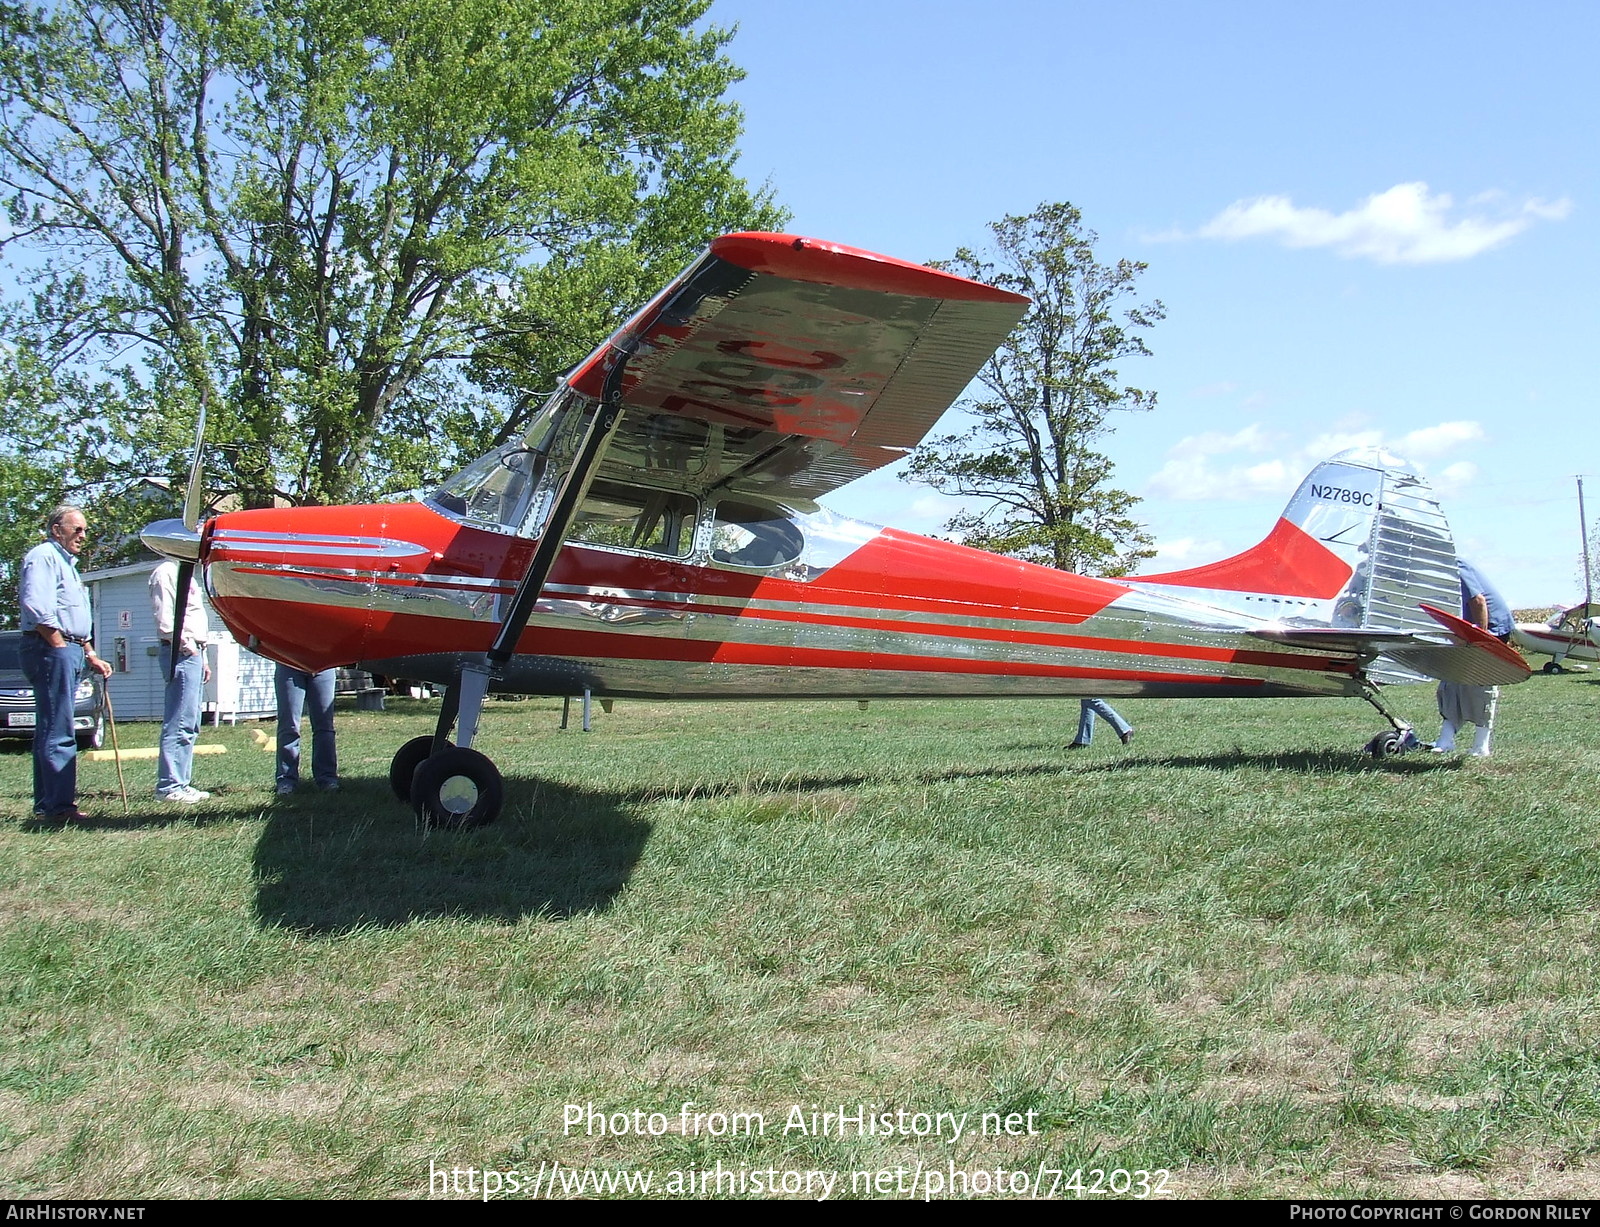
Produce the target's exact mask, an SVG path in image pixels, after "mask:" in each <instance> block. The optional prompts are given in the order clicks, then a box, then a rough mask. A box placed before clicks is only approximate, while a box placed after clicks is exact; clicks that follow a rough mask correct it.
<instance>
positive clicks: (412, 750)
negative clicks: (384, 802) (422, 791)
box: [389, 737, 433, 801]
mask: <svg viewBox="0 0 1600 1227" xmlns="http://www.w3.org/2000/svg"><path fill="white" fill-rule="evenodd" d="M432 753H433V738H432V737H413V738H412V739H411V740H410V741H408V742H406V744H405V745H403V746H401V747H400V748H399V749H398V750H396V751H395V752H394V758H393V760H392V761H391V762H390V763H389V787H390V788H392V789H393V790H394V795H395V796H397V797H399V798H400V800H402V801H410V800H411V777H412V776H414V775H416V773H417V768H418V767H419V766H421V765H422V760H423V759H425V758H427V757H428V755H430V754H432Z"/></svg>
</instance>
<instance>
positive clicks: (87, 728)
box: [0, 631, 106, 750]
mask: <svg viewBox="0 0 1600 1227" xmlns="http://www.w3.org/2000/svg"><path fill="white" fill-rule="evenodd" d="M21 647H22V632H21V631H0V737H27V738H32V737H33V727H34V724H35V723H36V717H35V714H34V708H33V685H32V683H30V682H29V681H28V676H27V674H25V673H23V671H22V660H21V658H20V657H19V656H18V654H17V653H18V651H19V650H20V649H21ZM73 699H74V702H73V707H72V725H73V727H74V728H75V729H76V730H77V733H78V744H79V745H80V746H82V747H83V748H84V749H86V750H89V749H98V748H99V747H100V742H101V740H102V739H103V738H104V737H105V731H106V707H105V695H104V692H103V691H102V689H101V684H100V675H99V674H98V673H95V672H93V671H92V670H91V671H90V672H89V673H88V674H86V675H85V676H84V678H83V679H82V680H81V681H80V682H79V683H78V690H77V693H76V694H75V695H73Z"/></svg>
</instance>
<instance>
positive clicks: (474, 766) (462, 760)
mask: <svg viewBox="0 0 1600 1227" xmlns="http://www.w3.org/2000/svg"><path fill="white" fill-rule="evenodd" d="M426 740H430V741H431V738H430V739H426ZM404 748H405V747H402V749H404ZM398 757H399V756H398V755H396V758H398ZM504 801H505V785H504V783H503V782H502V781H501V779H500V771H499V769H498V768H497V767H496V766H495V765H494V764H493V763H492V762H490V761H489V759H488V758H486V757H485V756H484V755H482V754H479V753H478V752H477V751H476V750H468V749H464V748H463V747H461V746H451V747H449V748H448V749H446V750H441V751H440V752H439V753H437V754H434V755H430V756H429V757H427V758H425V759H423V760H422V762H421V763H420V764H419V765H418V767H417V769H416V772H415V774H414V775H413V776H412V777H411V808H412V809H413V810H414V811H416V815H417V819H418V821H420V822H421V823H422V824H423V825H424V826H429V827H433V828H435V829H437V830H447V831H460V830H467V829H468V828H470V827H481V826H487V825H488V824H489V823H491V822H493V821H494V820H495V819H496V818H498V817H499V816H500V807H501V805H502V804H503V803H504Z"/></svg>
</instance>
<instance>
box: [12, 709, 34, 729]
mask: <svg viewBox="0 0 1600 1227" xmlns="http://www.w3.org/2000/svg"><path fill="white" fill-rule="evenodd" d="M35 717H36V713H34V712H31V711H14V712H12V713H11V714H10V715H9V716H7V717H6V723H7V724H9V725H10V726H11V727H12V728H14V729H31V728H32V727H33V726H34V724H35Z"/></svg>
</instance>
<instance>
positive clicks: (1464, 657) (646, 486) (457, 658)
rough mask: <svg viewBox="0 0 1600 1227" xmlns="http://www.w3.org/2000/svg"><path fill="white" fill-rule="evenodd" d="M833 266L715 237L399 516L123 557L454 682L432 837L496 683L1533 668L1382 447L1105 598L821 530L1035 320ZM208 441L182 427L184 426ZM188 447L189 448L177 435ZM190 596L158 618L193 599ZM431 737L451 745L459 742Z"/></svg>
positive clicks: (903, 278)
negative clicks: (1494, 622) (1235, 531)
mask: <svg viewBox="0 0 1600 1227" xmlns="http://www.w3.org/2000/svg"><path fill="white" fill-rule="evenodd" d="M1027 306H1028V301H1027V300H1026V299H1024V298H1022V297H1020V296H1018V295H1016V294H1011V293H1008V292H1006V291H1004V290H999V289H995V288H993V287H991V286H986V285H981V284H978V283H976V282H972V281H967V280H965V279H963V278H959V277H955V276H952V275H950V274H948V273H944V272H940V271H937V270H934V269H929V268H924V267H921V266H919V265H914V264H908V263H906V262H904V261H900V260H894V259H891V258H888V257H884V256H879V255H874V254H872V253H869V252H864V251H859V250H856V249H853V248H849V247H842V246H839V245H836V244H831V243H824V242H819V241H817V240H813V239H805V238H796V237H794V236H790V235H778V234H733V235H727V236H724V237H723V238H720V239H718V240H716V241H715V242H713V243H712V244H711V246H710V248H709V249H708V250H707V251H706V253H705V254H704V255H703V256H702V257H701V258H700V259H699V260H698V261H697V262H696V263H695V264H693V265H692V266H691V267H690V268H689V269H688V270H687V271H686V272H685V273H683V274H682V275H681V276H680V277H679V278H678V279H677V280H676V281H674V282H673V283H672V284H671V285H670V286H668V287H667V289H666V290H664V291H663V292H662V293H661V294H659V295H658V296H657V297H656V298H655V299H654V300H652V301H651V302H650V303H649V304H647V305H646V306H645V307H644V308H643V309H642V310H640V311H639V312H638V313H637V314H636V315H635V316H634V317H633V318H632V319H631V320H630V321H629V322H628V323H627V324H626V325H624V326H623V327H622V328H621V329H620V330H619V331H618V332H617V333H616V334H615V335H614V336H612V337H611V338H610V340H608V341H607V342H606V343H605V344H604V345H602V346H601V347H600V348H599V349H598V350H596V351H595V352H594V354H593V355H591V356H590V357H589V358H588V359H587V360H585V361H584V362H583V363H582V364H581V365H579V366H578V367H577V368H576V369H575V370H574V371H573V372H572V373H571V374H570V375H569V376H568V377H567V379H566V380H565V381H564V383H563V385H562V386H561V387H560V388H559V389H558V390H557V391H556V392H555V393H554V394H553V395H552V396H551V397H550V399H549V400H548V402H547V403H546V404H545V405H544V407H543V409H542V410H541V411H540V412H539V414H538V415H537V416H536V418H535V419H534V421H533V422H532V424H531V425H530V427H529V428H528V430H527V432H526V433H525V435H524V436H523V437H522V438H520V439H518V440H515V441H513V442H511V443H508V444H506V445H505V446H503V447H500V448H498V449H497V450H495V451H493V452H491V453H489V454H488V455H487V456H484V457H482V458H481V459H479V460H477V461H474V462H473V463H472V464H470V465H468V466H467V467H466V468H465V469H463V470H462V471H461V472H460V473H458V474H456V475H455V476H454V477H452V478H450V480H448V481H447V482H445V483H444V485H442V486H441V487H439V489H437V490H435V491H434V492H433V493H432V494H430V495H428V496H427V497H426V498H424V499H423V500H421V501H420V502H413V503H394V504H376V505H370V506H342V507H298V508H274V509H266V510H253V511H236V512H228V513H225V514H222V515H218V516H216V517H214V518H213V519H211V520H210V521H208V522H207V523H205V524H204V525H203V527H202V526H201V525H200V522H199V521H200V514H199V513H200V505H199V489H200V448H199V442H198V437H197V445H196V456H195V463H194V467H193V468H192V470H191V480H190V490H189V498H188V500H187V502H186V507H185V515H184V519H183V520H169V521H163V522H162V523H160V524H155V525H152V526H150V528H148V529H147V530H146V531H145V533H144V539H145V541H146V542H147V543H148V544H149V545H150V546H151V547H152V548H153V549H155V550H156V551H157V552H159V553H163V554H167V555H170V556H173V557H176V558H179V559H180V560H181V561H182V565H183V566H185V567H187V568H188V569H187V571H186V572H185V574H184V575H183V576H182V577H181V582H182V583H187V582H188V579H189V576H190V575H192V572H193V570H194V568H195V567H196V566H198V567H199V568H200V570H201V573H202V575H203V577H204V582H205V585H206V589H207V591H208V593H209V594H210V596H211V600H212V603H213V604H214V606H215V607H216V609H217V612H218V613H219V614H220V616H221V617H222V619H223V621H224V622H226V623H227V625H228V627H229V629H230V630H231V631H232V632H233V633H234V634H235V635H236V636H237V637H238V638H239V639H240V640H241V641H243V642H245V643H247V644H248V645H249V646H250V647H251V648H253V649H254V650H256V651H259V652H261V653H263V654H265V655H267V656H270V657H273V658H274V659H277V660H281V661H284V662H286V663H288V664H291V665H293V666H295V667H298V668H302V669H323V668H327V667H330V666H333V665H346V664H359V665H360V667H362V668H366V669H370V670H372V671H374V672H377V673H381V674H385V675H390V676H402V677H410V678H417V679H420V680H424V681H430V682H433V683H436V684H439V685H441V686H443V687H444V688H445V698H444V703H443V707H442V711H441V713H440V717H439V721H438V725H437V728H436V729H435V731H434V733H433V735H432V736H425V737H418V738H415V739H414V740H412V741H410V742H408V743H407V744H406V745H404V746H401V747H400V749H399V751H398V752H397V753H396V754H395V757H394V760H393V762H392V764H391V768H390V782H391V784H392V785H393V788H394V791H395V793H396V794H397V795H398V796H399V797H401V798H402V799H403V800H408V801H409V802H410V803H411V805H412V806H413V808H414V809H415V811H416V813H417V815H418V817H419V818H420V819H422V820H423V821H424V822H427V823H430V824H434V825H440V826H457V827H464V826H475V825H479V824H482V823H486V822H489V821H492V820H493V819H494V818H495V816H496V815H497V814H498V813H499V811H500V808H501V806H502V803H503V795H504V788H503V783H502V781H501V778H500V774H499V772H498V771H497V770H496V768H495V767H494V764H493V763H492V762H491V761H490V760H489V759H488V758H487V757H486V756H484V755H483V754H481V753H480V752H478V751H477V750H475V749H473V748H472V742H473V740H474V737H475V735H476V731H477V727H478V721H479V716H480V713H481V710H482V706H483V703H484V700H485V698H486V696H487V695H488V694H489V693H491V692H506V693H521V694H549V695H571V694H575V693H578V692H580V691H584V690H587V691H590V692H592V693H593V694H595V695H598V696H602V697H648V698H687V699H695V698H702V699H723V698H788V699H829V698H853V699H863V698H893V697H910V696H950V697H957V696H974V697H977V696H1015V697H1024V696H1026V697H1045V696H1059V697H1077V696H1083V695H1104V696H1120V695H1152V696H1179V697H1183V696H1207V697H1272V696H1308V695H1342V696H1351V697H1361V698H1364V699H1366V700H1367V701H1369V702H1370V703H1372V704H1373V706H1374V707H1376V708H1377V709H1378V711H1379V712H1380V713H1382V714H1383V715H1384V717H1385V718H1386V719H1387V720H1388V721H1389V724H1390V726H1391V728H1390V731H1389V732H1387V733H1385V734H1384V735H1383V736H1381V737H1380V738H1379V739H1376V741H1375V742H1374V745H1375V746H1376V749H1375V751H1374V752H1378V753H1382V752H1396V751H1398V750H1399V749H1401V748H1403V747H1404V746H1405V744H1406V734H1407V733H1409V731H1410V730H1409V727H1408V726H1407V725H1406V724H1405V723H1404V722H1403V721H1401V720H1399V719H1398V718H1396V717H1395V716H1394V715H1392V714H1391V713H1389V712H1388V711H1387V710H1386V709H1385V708H1384V706H1383V704H1382V703H1381V702H1380V701H1379V698H1378V695H1377V690H1376V687H1377V685H1378V684H1380V683H1383V682H1389V681H1420V680H1423V679H1424V678H1426V677H1440V678H1449V679H1451V680H1454V681H1461V682H1468V683H1475V684H1481V685H1495V684H1504V683H1510V682H1517V681H1522V680H1524V679H1525V678H1526V677H1527V676H1528V669H1527V666H1526V664H1525V663H1524V662H1523V661H1522V659H1521V657H1519V656H1518V655H1517V654H1516V653H1515V652H1513V651H1511V649H1509V648H1507V647H1505V646H1504V645H1503V644H1501V643H1500V642H1499V641H1497V640H1496V639H1494V638H1493V637H1492V636H1490V635H1489V634H1488V633H1487V632H1485V631H1481V630H1479V629H1478V628H1477V627H1474V626H1472V625H1470V624H1468V623H1466V622H1464V621H1463V620H1461V619H1460V618H1459V617H1457V616H1455V611H1457V610H1459V608H1460V586H1459V582H1458V579H1457V574H1456V564H1455V549H1454V545H1453V543H1452V540H1451V537H1450V531H1449V528H1448V526H1447V524H1446V523H1445V520H1444V517H1443V515H1442V514H1441V513H1440V511H1439V508H1438V504H1437V502H1436V501H1435V500H1434V498H1433V496H1432V494H1431V492H1430V491H1429V489H1428V487H1427V485H1426V483H1425V482H1424V481H1423V480H1422V479H1421V478H1420V477H1419V476H1418V475H1417V474H1416V473H1415V472H1414V471H1413V470H1412V469H1411V468H1410V467H1409V466H1407V465H1405V464H1404V462H1402V461H1400V460H1398V459H1396V458H1394V457H1392V456H1387V455H1385V454H1383V453H1381V452H1377V451H1372V450H1368V451H1364V452H1350V453H1345V454H1343V455H1341V456H1338V457H1335V458H1334V459H1333V460H1330V461H1328V462H1326V463H1324V464H1322V465H1320V466H1319V467H1318V468H1317V469H1316V471H1315V472H1313V473H1312V474H1311V476H1310V477H1308V478H1307V479H1306V481H1305V482H1304V483H1302V485H1301V486H1300V489H1299V490H1298V491H1297V492H1296V494H1295V495H1294V497H1293V498H1292V499H1291V500H1290V503H1289V506H1288V508H1287V510H1286V511H1285V513H1284V515H1283V516H1282V517H1281V518H1280V519H1279V520H1278V522H1277V524H1276V525H1275V526H1274V527H1273V529H1272V531H1271V533H1270V534H1269V535H1268V537H1267V538H1266V540H1265V541H1263V542H1262V543H1261V544H1260V545H1258V546H1256V547H1254V548H1253V549H1251V550H1247V551H1246V552H1244V553H1243V554H1240V555H1238V556H1237V557H1234V558H1230V559H1227V560H1224V561H1222V562H1216V563H1212V564H1209V565H1208V566H1203V567H1196V568H1193V569H1190V570H1186V571H1178V572H1171V573H1167V574H1162V575H1148V576H1144V577H1142V578H1139V579H1115V580H1113V579H1095V578H1090V577H1085V576H1079V575H1070V574H1067V573H1065V572H1061V571H1056V570H1052V569H1049V568H1046V567H1040V566H1034V565H1031V564H1029V563H1024V562H1019V561H1017V560H1015V559H1011V558H1004V557H999V556H997V555H994V554H988V553H984V552H982V551H979V550H974V549H969V548H967V547H964V546H961V545H956V544H952V543H950V542H944V541H935V540H931V539H929V538H925V537H918V536H914V535H912V534H910V533H905V532H900V531H897V530H895V529H889V528H878V527H875V526H872V525H868V524H862V523H858V522H855V521H852V520H848V519H845V518H843V517H841V516H838V515H835V514H833V513H831V512H829V511H827V510H826V509H825V508H823V507H821V506H819V505H818V504H817V502H816V500H817V499H818V498H820V497H822V496H824V495H826V494H828V493H829V492H830V491H832V490H834V489H837V488H838V487H839V486H842V485H844V484H845V483H846V482H848V481H851V480H853V479H854V478H856V477H859V476H861V475H862V474H864V473H867V472H870V471H872V470H873V469H876V468H878V467H879V466H881V465H884V464H888V463H890V462H891V461H893V460H896V459H898V458H899V457H901V456H903V455H905V453H906V452H907V451H908V450H909V449H910V448H912V447H914V446H915V445H916V444H917V443H918V442H919V441H920V440H921V439H922V437H923V436H924V435H925V434H926V433H927V432H928V431H929V430H930V429H931V428H932V427H933V425H934V423H935V422H936V421H937V420H938V418H939V416H940V415H941V414H942V413H943V412H944V410H945V408H946V407H947V406H949V405H950V404H951V403H952V402H953V401H954V400H955V398H956V397H957V396H958V395H960V393H961V391H962V389H963V388H964V387H965V386H966V384H967V383H968V382H969V381H970V380H971V378H972V377H973V375H974V374H975V373H976V372H977V371H978V369H979V368H980V366H981V365H982V363H983V362H984V361H985V360H986V359H987V358H988V357H989V355H990V354H991V353H992V352H993V350H994V348H995V346H996V345H998V344H999V342H1000V341H1001V340H1003V339H1004V338H1005V336H1006V335H1007V334H1008V333H1009V332H1010V330H1011V329H1012V327H1013V326H1014V325H1015V324H1016V322H1017V321H1018V319H1020V318H1021V316H1022V314H1023V313H1024V311H1025V310H1026V309H1027ZM203 429H204V425H203V423H202V424H201V426H200V432H203ZM198 433H199V432H197V434H198ZM182 605H183V602H182V601H181V600H180V601H179V607H180V608H182ZM452 735H453V742H452Z"/></svg>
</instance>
